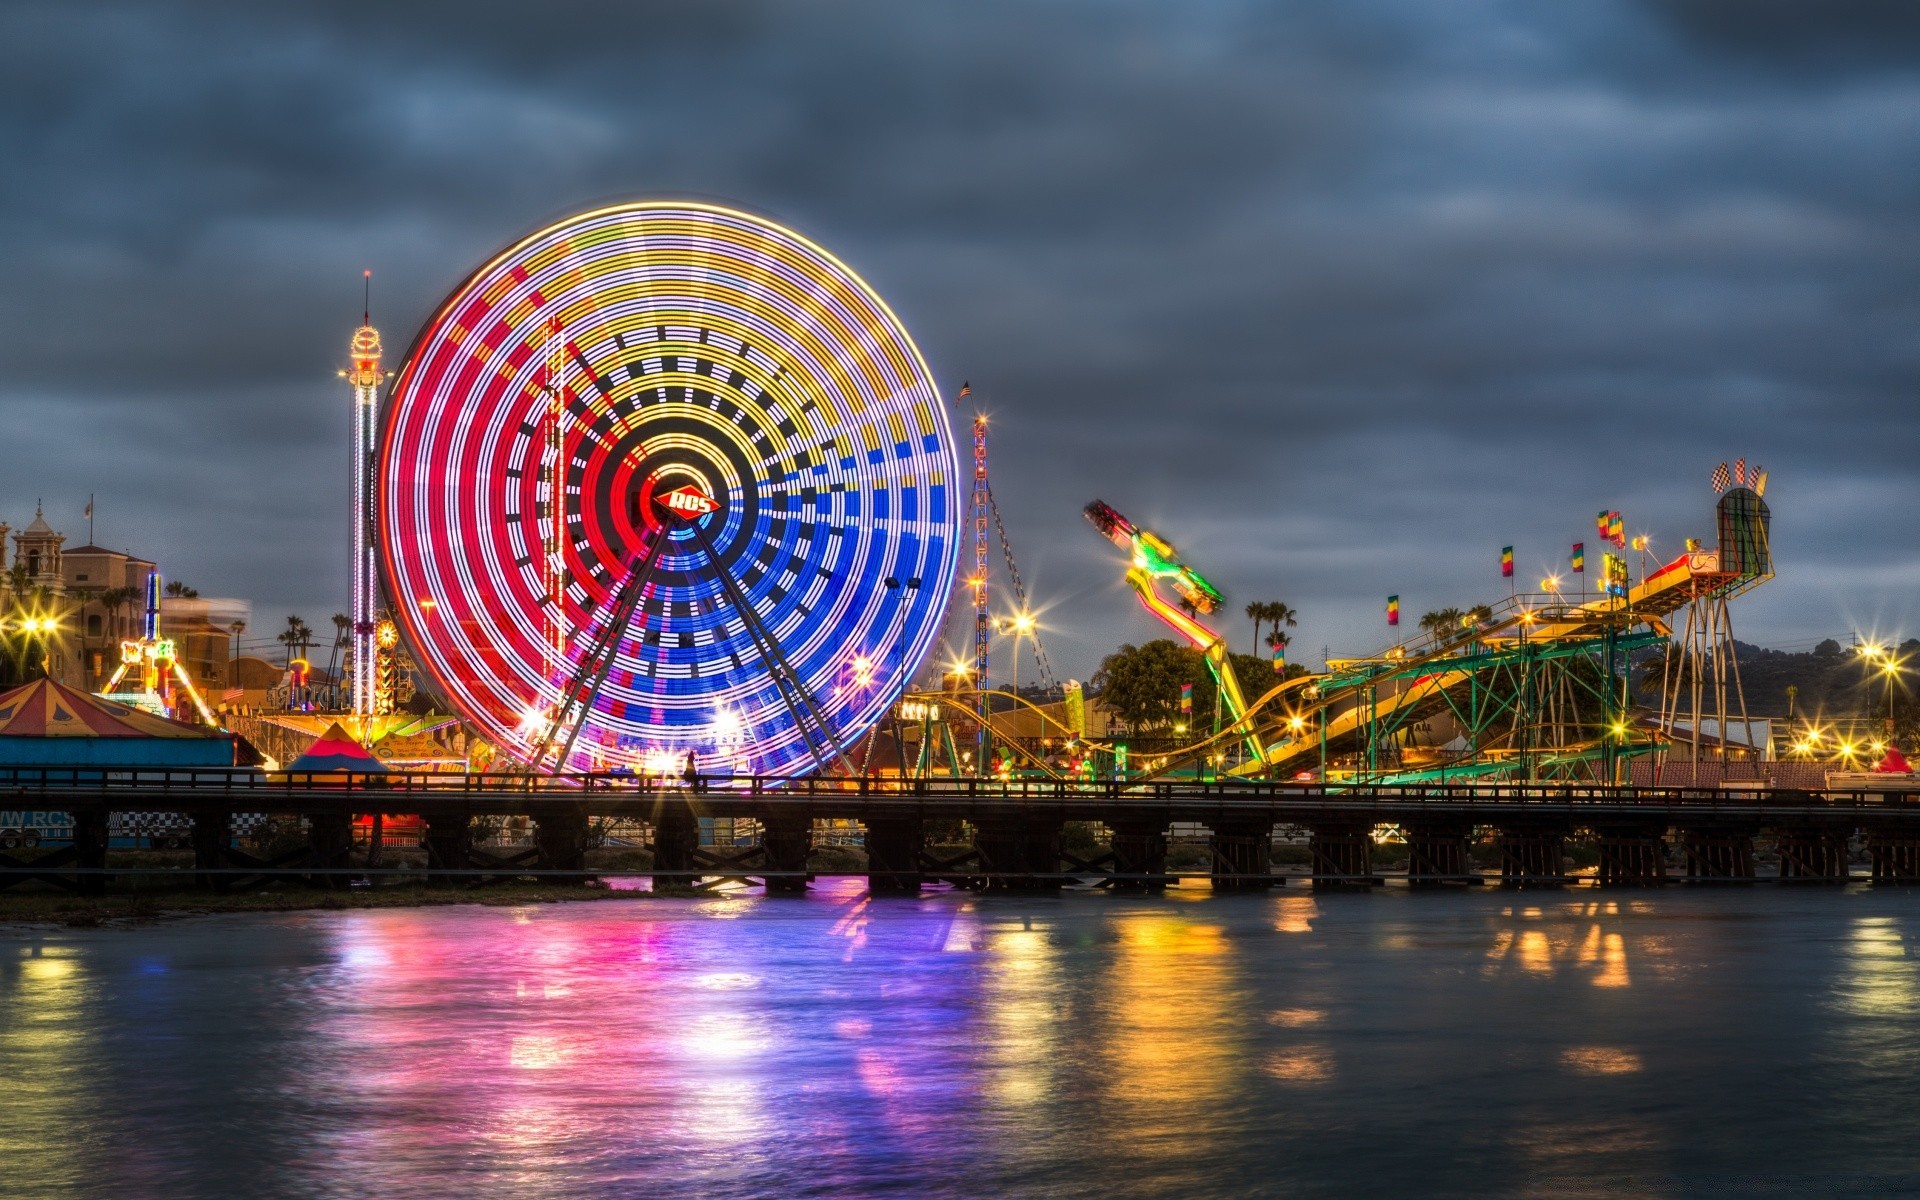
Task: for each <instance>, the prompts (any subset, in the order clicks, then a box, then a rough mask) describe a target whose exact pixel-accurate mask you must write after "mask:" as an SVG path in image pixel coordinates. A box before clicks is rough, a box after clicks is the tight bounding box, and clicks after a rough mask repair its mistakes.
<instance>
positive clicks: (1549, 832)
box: [1499, 824, 1571, 888]
mask: <svg viewBox="0 0 1920 1200" xmlns="http://www.w3.org/2000/svg"><path fill="white" fill-rule="evenodd" d="M1499 839H1500V886H1501V887H1503V888H1538V887H1560V886H1562V885H1564V884H1567V883H1569V882H1571V880H1570V879H1569V878H1568V877H1567V868H1566V854H1567V831H1566V830H1565V829H1564V828H1562V827H1559V826H1544V825H1532V824H1529V825H1503V826H1501V827H1500V831H1499Z"/></svg>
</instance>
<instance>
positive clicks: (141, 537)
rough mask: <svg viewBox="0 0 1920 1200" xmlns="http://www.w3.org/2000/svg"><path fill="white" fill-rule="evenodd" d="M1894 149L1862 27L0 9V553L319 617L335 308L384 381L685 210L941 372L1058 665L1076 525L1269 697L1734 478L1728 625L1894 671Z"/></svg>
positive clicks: (653, 8)
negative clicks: (541, 254) (784, 266)
mask: <svg viewBox="0 0 1920 1200" xmlns="http://www.w3.org/2000/svg"><path fill="white" fill-rule="evenodd" d="M1917 145H1920V7H1916V6H1914V5H1912V4H1910V3H1896V2H1893V0H1887V2H1876V0H1829V2H1827V3H1823V4H1818V5H1810V4H1804V3H1799V2H1797V0H1738V2H1736V0H1723V2H1715V0H1665V2H1662V0H1592V2H1590V3H1583V4H1546V5H1542V4H1520V3H1497V2H1489V0H1450V2H1449V3H1444V4H1435V3H1432V2H1431V0H1327V2H1326V3H1319V4H1289V5H1276V4H1271V3H1257V2H1255V3H1245V4H1235V3H1210V2H1190V3H1183V4H1167V3H1144V2H1142V3H1133V2H1131V0H1084V2H1082V0H1049V2H1029V3H1003V2H1000V0H964V2H957V3H935V2H920V3H911V4H908V3H901V2H900V0H872V2H865V3H862V2H845V3H841V2H822V3H799V2H784V3H775V2H771V0H769V2H750V0H749V2H733V0H689V2H686V3H632V4H614V3H605V2H595V3H580V2H574V0H544V2H543V3H541V4H525V3H514V4H496V3H489V2H487V0H470V2H468V3H464V4H459V5H434V6H428V5H419V6H408V5H406V4H403V3H396V2H394V0H381V2H379V3H373V2H371V0H368V2H364V3H362V2H357V0H339V2H335V3H330V4H324V5H321V4H304V3H276V4H268V5H262V4H258V3H253V2H234V3H223V2H220V0H204V2H176V3H168V4H155V3H129V4H115V3H110V2H94V3H88V4H85V5H75V4H71V3H65V2H59V0H55V2H49V3H38V2H36V0H12V2H11V3H9V4H7V5H6V6H4V8H0V160H3V161H4V164H5V165H4V169H0V269H3V270H4V281H3V282H0V295H4V297H5V310H4V311H5V317H6V319H5V321H4V322H0V446H4V447H5V450H6V452H5V454H4V456H3V457H0V519H6V520H9V521H11V522H12V523H13V524H14V525H15V526H16V527H17V526H18V525H20V524H23V523H24V522H25V521H26V520H27V519H29V518H30V517H31V515H32V512H33V505H34V502H35V499H36V497H44V498H45V502H46V506H47V513H48V517H49V519H51V520H53V521H54V522H55V523H56V525H59V526H62V527H63V528H64V529H65V530H66V531H67V532H68V533H69V535H70V536H69V544H78V543H79V542H80V541H82V540H84V538H85V524H84V522H83V521H82V519H81V515H80V514H81V509H82V506H83V505H84V504H85V502H86V497H87V495H88V493H90V492H92V493H97V495H98V498H99V499H98V504H99V524H98V537H97V540H99V541H100V542H102V543H105V544H107V545H111V546H120V547H131V548H133V549H135V550H136V551H138V552H140V553H143V554H146V555H148V556H152V557H156V558H158V559H159V560H160V561H161V562H162V564H163V566H164V568H165V569H166V570H167V571H168V573H169V575H170V576H173V577H178V578H181V579H184V580H187V581H188V582H190V583H192V584H194V585H196V586H198V587H199V588H200V590H201V591H202V592H203V593H206V594H221V595H237V596H245V597H250V598H251V599H252V600H253V601H254V603H255V605H256V622H255V624H256V628H258V629H261V630H262V631H264V630H266V629H267V628H268V627H271V626H277V625H279V624H280V623H281V622H282V621H283V620H284V615H285V614H287V613H292V612H297V613H300V614H302V615H303V616H305V617H306V618H307V619H308V621H309V622H310V623H312V624H315V625H322V624H324V619H325V617H326V616H327V615H328V614H330V613H332V612H334V611H336V610H338V609H342V608H344V607H346V603H347V599H346V551H345V544H346V523H345V493H346V479H347V476H346V463H345V439H346V433H347V405H346V396H345V393H344V392H343V390H342V385H341V384H340V382H339V381H338V380H337V379H336V378H335V377H334V371H335V369H336V368H337V367H338V366H340V365H341V359H342V355H343V352H344V349H345V344H346V339H347V337H348V335H349V333H350V332H351V330H352V327H353V326H354V325H355V324H356V323H357V319H358V317H359V305H360V297H359V292H360V272H361V270H362V268H363V267H371V268H372V269H373V270H374V272H375V292H374V316H375V323H376V324H378V325H379V326H381V328H382V329H383V330H384V331H385V332H386V333H387V338H388V342H389V344H390V345H396V346H404V345H405V344H406V343H407V342H408V341H409V340H411V338H412V335H413V334H414V332H415V331H416V330H417V329H418V327H419V325H420V324H421V322H422V321H424V320H425V318H426V317H427V315H428V314H429V311H430V310H431V308H432V307H433V306H434V305H435V304H436V303H437V302H438V301H439V300H440V299H441V298H442V297H443V296H444V295H445V294H446V293H447V292H448V290H450V289H451V288H452V287H453V286H454V285H455V284H457V283H458V282H459V281H460V280H461V279H462V278H463V277H464V276H465V275H466V274H467V273H468V272H469V271H470V270H471V269H472V268H473V267H474V266H475V265H476V264H477V263H478V262H479V261H481V260H482V259H483V258H485V257H487V256H489V255H490V254H492V253H493V252H495V251H496V250H498V249H499V248H500V247H502V246H504V245H505V244H507V243H508V242H510V241H512V240H514V239H516V238H518V237H519V236H521V235H523V234H525V233H526V232H528V231H530V230H532V229H534V228H536V227H538V226H540V225H542V224H544V223H546V222H548V221H550V220H553V219H555V218H558V217H562V216H565V215H567V214H569V213H571V212H573V211H575V210H578V209H581V208H584V207H586V206H588V205H591V204H594V203H596V202H601V201H605V200H609V199H619V198H629V197H640V196H647V195H658V194H677V195H697V196H706V197H716V198H722V199H728V200H734V201H738V202H741V203H743V204H744V205H746V206H748V207H751V208H754V209H757V210H760V211H763V212H767V213H769V214H771V215H774V216H776V217H778V218H780V219H782V220H784V221H786V222H787V223H789V224H792V225H794V226H796V227H797V228H799V229H801V230H803V231H804V232H806V233H808V234H810V235H811V236H813V237H814V238H816V239H818V240H819V241H821V242H823V243H824V244H825V245H827V246H828V247H830V248H831V249H833V250H834V251H836V252H837V253H838V254H839V255H840V256H841V257H843V258H844V259H845V260H847V261H848V262H849V263H850V264H852V265H853V266H854V267H855V268H856V269H857V270H859V271H860V272H862V273H863V274H864V275H865V276H866V278H867V279H868V280H869V282H871V283H872V284H873V285H874V287H875V288H876V289H877V290H878V291H879V292H880V293H881V295H883V296H884V297H886V298H887V299H888V300H889V301H890V302H891V303H892V305H893V306H894V307H895V308H896V310H897V311H898V312H899V313H900V315H901V316H902V318H903V319H904V320H905V322H906V324H907V326H908V328H909V329H910V330H911V331H912V333H913V334H914V336H915V338H916V339H917V340H918V341H919V343H920V346H921V348H922V350H923V351H924V352H925V354H926V355H927V357H928V359H929V361H930V362H931V363H932V364H933V367H934V370H935V373H936V375H937V376H938V378H939V379H940V380H941V382H942V385H943V387H945V388H946V389H947V390H948V391H949V392H951V391H953V390H955V389H957V387H958V385H959V383H960V381H961V380H963V379H965V380H970V381H971V382H972V384H973V388H974V393H975V397H976V398H977V399H979V400H981V401H983V402H984V403H985V405H986V406H987V407H988V408H989V409H990V410H991V412H992V414H993V416H994V420H995V423H994V430H995V441H994V445H993V459H992V463H993V473H994V481H995V491H996V494H997V495H998V497H999V499H1000V501H1001V504H1002V507H1003V509H1004V510H1005V513H1006V516H1007V519H1008V522H1009V526H1010V531H1011V534H1012V536H1013V538H1014V540H1015V542H1016V549H1017V552H1018V554H1019V556H1020V559H1021V565H1022V568H1023V570H1024V573H1025V575H1026V577H1027V582H1028V584H1029V586H1030V587H1031V589H1032V591H1033V593H1034V596H1035V599H1036V602H1037V603H1039V604H1041V605H1043V606H1044V607H1045V615H1044V618H1043V619H1044V621H1045V629H1046V638H1047V645H1048V646H1049V648H1050V649H1051V651H1052V656H1053V659H1054V664H1055V666H1056V668H1058V669H1059V671H1060V673H1061V674H1063V675H1065V674H1077V675H1085V674H1087V673H1089V672H1090V671H1091V670H1092V669H1093V667H1094V665H1095V664H1096V663H1097V661H1098V658H1099V656H1100V655H1101V654H1102V653H1104V652H1105V651H1107V650H1109V649H1111V648H1112V647H1113V646H1114V645H1116V644H1117V643H1119V642H1122V641H1128V640H1133V641H1138V640H1142V639H1144V638H1147V637H1150V636H1154V627H1153V626H1152V625H1151V624H1150V622H1149V620H1148V618H1146V617H1145V615H1144V614H1142V613H1140V612H1139V611H1138V610H1137V608H1135V607H1134V606H1133V604H1132V602H1131V600H1130V598H1129V596H1128V594H1127V593H1126V592H1125V591H1124V590H1123V588H1122V586H1121V584H1120V582H1119V570H1118V564H1117V563H1116V561H1115V557H1114V551H1113V550H1112V548H1111V547H1110V546H1108V545H1107V544H1106V543H1104V542H1102V541H1100V540H1099V539H1098V538H1097V537H1096V536H1095V535H1094V534H1093V533H1092V531H1091V529H1090V528H1089V527H1088V526H1086V524H1085V523H1084V522H1083V521H1082V519H1081V517H1080V515H1079V511H1080V508H1081V506H1082V505H1083V504H1084V503H1085V502H1086V501H1087V500H1089V499H1092V498H1094V497H1096V496H1097V497H1100V498H1103V499H1105V500H1107V501H1108V502H1109V503H1111V504H1113V505H1114V506H1116V507H1117V508H1119V509H1120V510H1121V511H1123V512H1125V513H1127V514H1128V515H1130V516H1131V517H1133V518H1134V519H1135V520H1136V521H1138V522H1140V523H1142V524H1146V525H1148V526H1150V527H1152V528H1154V529H1156V530H1158V531H1159V532H1161V533H1163V534H1164V535H1165V536H1167V537H1168V538H1169V539H1171V540H1172V541H1174V542H1175V543H1176V544H1177V545H1178V546H1179V547H1180V549H1181V551H1182V552H1183V553H1184V554H1185V555H1186V556H1187V557H1188V559H1189V560H1190V561H1191V562H1192V563H1193V564H1194V565H1195V566H1196V567H1198V568H1199V569H1200V570H1201V571H1203V572H1204V573H1206V574H1208V575H1209V576H1210V577H1212V578H1213V579H1214V580H1215V581H1216V582H1217V583H1218V584H1219V585H1220V587H1221V589H1222V590H1223V591H1224V592H1226V594H1227V596H1228V600H1229V604H1230V606H1231V609H1232V611H1233V612H1234V613H1235V614H1237V613H1238V611H1239V608H1240V606H1241V605H1242V604H1244V603H1245V602H1246V601H1247V600H1250V599H1284V600H1285V601H1287V602H1288V603H1290V604H1292V605H1293V606H1294V607H1295V608H1297V609H1298V610H1299V611H1300V613H1301V626H1300V629H1299V630H1298V637H1299V641H1298V642H1297V643H1296V645H1297V647H1298V649H1297V650H1296V652H1295V657H1296V659H1299V660H1306V661H1311V662H1313V663H1315V664H1317V663H1318V661H1319V656H1320V649H1321V647H1322V646H1323V645H1330V646H1332V647H1333V649H1334V652H1335V653H1336V654H1337V653H1341V652H1358V651H1365V650H1369V649H1373V648H1376V647H1377V646H1378V645H1379V644H1380V643H1381V642H1382V641H1383V640H1384V639H1386V638H1387V636H1388V634H1387V630H1386V629H1385V628H1384V620H1383V618H1382V616H1381V608H1382V603H1383V601H1384V598H1385V596H1386V595H1387V594H1388V593H1390V592H1397V593H1399V594H1400V595H1401V596H1402V597H1403V603H1404V605H1405V606H1406V608H1407V610H1408V613H1409V616H1410V617H1411V616H1416V615H1418V614H1419V613H1420V612H1422V611H1425V610H1426V609H1429V608H1435V607H1440V606H1443V605H1449V604H1453V605H1464V604H1469V603H1473V602H1476V601H1478V600H1481V599H1487V598H1491V597H1493V596H1495V595H1498V594H1499V593H1500V592H1501V591H1502V587H1503V585H1502V584H1501V582H1500V580H1499V578H1498V568H1497V556H1498V552H1499V549H1500V547H1501V546H1502V545H1505V544H1508V543H1512V544H1514V545H1515V546H1517V547H1518V550H1517V557H1518V559H1519V562H1520V567H1521V572H1522V574H1523V575H1524V576H1532V577H1537V576H1538V575H1540V574H1542V573H1544V572H1545V571H1546V570H1548V569H1551V568H1553V567H1554V566H1555V565H1556V564H1558V563H1560V562H1561V561H1563V559H1564V555H1565V553H1566V549H1567V544H1568V543H1569V542H1570V541H1572V540H1574V539H1577V538H1580V537H1582V536H1583V533H1584V534H1586V535H1587V537H1588V540H1590V541H1591V540H1592V538H1591V521H1592V517H1593V514H1594V512H1595V511H1596V510H1598V509H1601V508H1619V509H1622V510H1623V511H1624V512H1625V513H1626V516H1627V520H1628V523H1629V526H1630V528H1631V529H1632V530H1634V531H1644V532H1648V533H1650V534H1652V535H1653V537H1654V538H1655V544H1656V546H1657V547H1665V548H1667V549H1674V548H1677V547H1678V545H1679V543H1680V540H1681V539H1682V538H1684V537H1686V536H1688V535H1704V536H1706V537H1708V538H1709V539H1710V538H1711V536H1712V533H1711V505H1712V501H1713V494H1712V492H1711V490H1710V487H1709V483H1708V479H1709V474H1710V472H1711V470H1712V468H1713V467H1714V465H1715V464H1716V463H1718V462H1720V461H1721V460H1722V459H1729V460H1730V459H1732V458H1734V457H1736V456H1745V457H1746V458H1747V459H1748V460H1749V461H1753V462H1759V463H1764V464H1765V465H1766V466H1767V468H1768V469H1769V470H1770V472H1771V476H1772V486H1771V488H1770V489H1769V492H1768V500H1769V501H1770V502H1771V503H1772V505H1773V508H1774V514H1775V522H1774V545H1775V550H1776V553H1777V556H1778V558H1779V560H1780V576H1779V578H1778V579H1777V580H1775V581H1774V582H1773V583H1771V584H1769V585H1768V586H1767V587H1765V588H1763V589H1761V590H1760V591H1758V592H1756V593H1754V594H1753V595H1752V596H1751V597H1749V598H1747V599H1745V600H1743V601H1742V602H1741V603H1740V605H1739V608H1738V610H1737V612H1736V616H1735V621H1736V624H1737V626H1738V627H1739V628H1740V631H1741V633H1742V635H1743V636H1744V637H1746V638H1748V639H1750V640H1756V641H1760V642H1763V643H1766V644H1770V645H1776V646H1782V647H1792V648H1802V647H1806V646H1810V645H1811V644H1812V643H1813V642H1814V641H1816V640H1817V639H1819V638H1821V637H1824V636H1828V635H1838V636H1841V637H1842V638H1844V637H1845V636H1846V633H1847V631H1848V630H1849V629H1852V628H1856V627H1857V628H1861V629H1863V630H1878V631H1880V632H1883V633H1893V632H1898V633H1900V634H1902V635H1911V634H1914V633H1920V604H1916V602H1915V600H1914V599H1913V597H1914V596H1915V595H1916V589H1920V559H1917V556H1916V544H1917V542H1920V537H1917V536H1916V534H1915V532H1914V528H1915V527H1914V514H1915V513H1916V512H1917V511H1920V478H1916V474H1915V471H1914V469H1913V456H1914V454H1915V451H1916V443H1917V442H1920V438H1917V437H1916V420H1915V417H1914V403H1913V397H1914V392H1915V384H1916V374H1917V373H1920V221H1916V217H1917V216H1920V156H1917V155H1916V154H1915V147H1916V146H1917ZM1227 629H1228V631H1229V632H1230V633H1231V634H1232V635H1233V636H1234V640H1235V641H1236V642H1237V643H1240V644H1241V647H1240V648H1242V649H1245V648H1248V646H1247V645H1246V644H1247V643H1249V642H1250V639H1251V632H1250V628H1249V626H1248V623H1247V622H1246V621H1245V619H1244V618H1242V617H1239V616H1238V615H1236V616H1235V617H1234V618H1233V619H1232V620H1231V621H1230V622H1229V624H1228V625H1227ZM1024 670H1025V673H1027V675H1028V677H1029V678H1030V677H1031V671H1032V668H1031V666H1029V667H1027V668H1025V669H1024Z"/></svg>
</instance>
